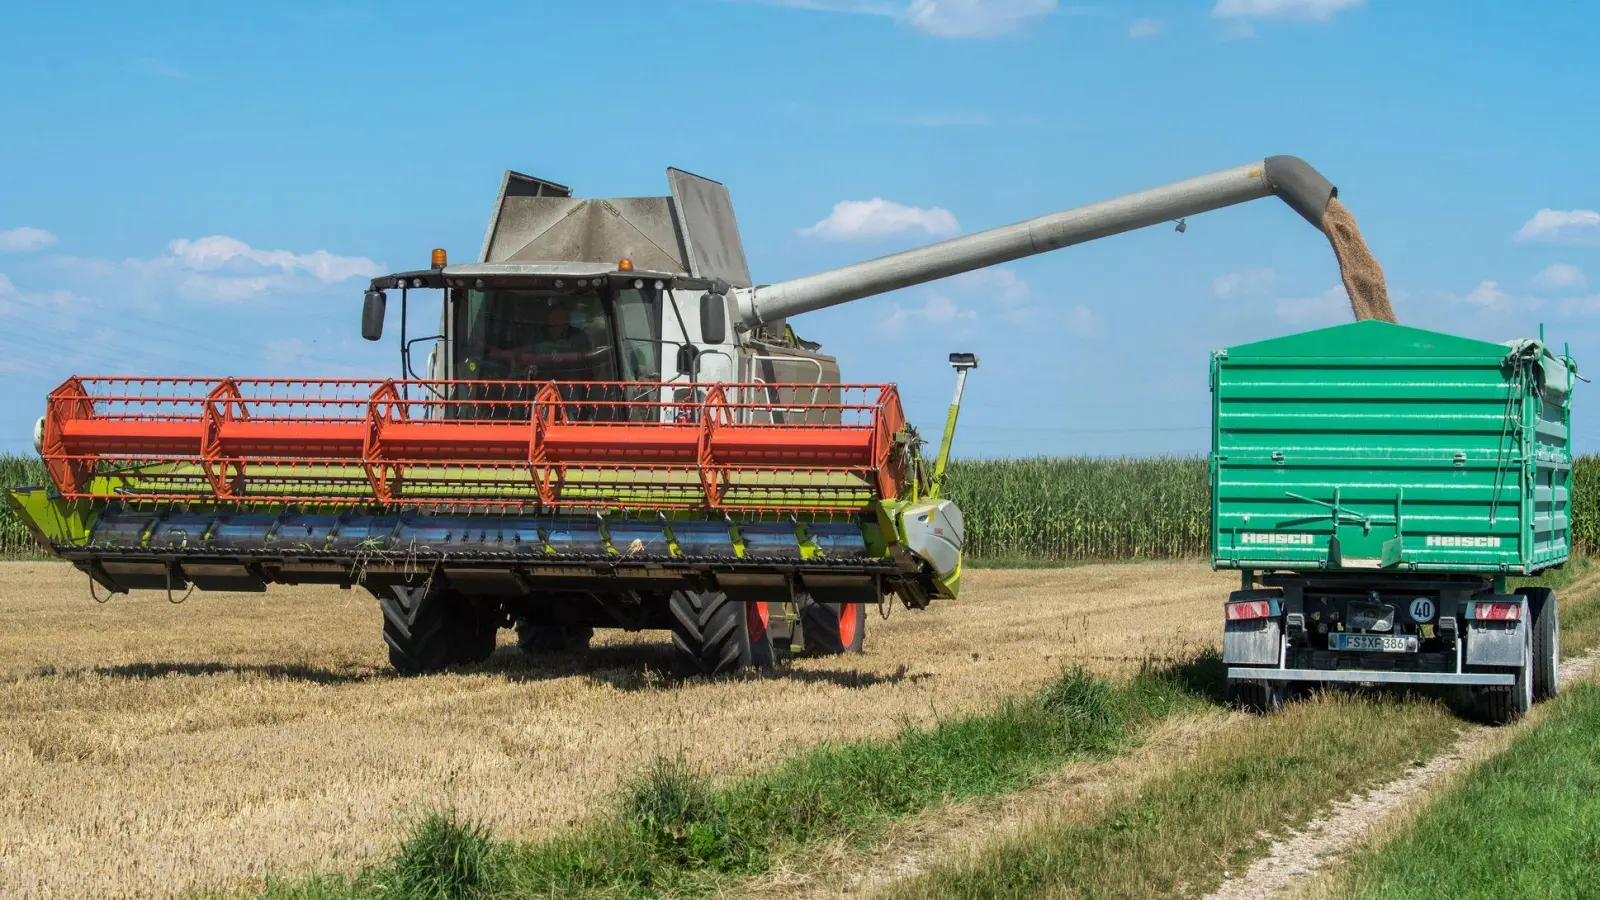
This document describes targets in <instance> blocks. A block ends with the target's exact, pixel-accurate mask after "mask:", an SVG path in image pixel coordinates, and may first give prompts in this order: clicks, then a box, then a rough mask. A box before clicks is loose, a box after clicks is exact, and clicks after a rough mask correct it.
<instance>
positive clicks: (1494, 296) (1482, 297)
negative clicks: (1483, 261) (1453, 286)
mask: <svg viewBox="0 0 1600 900" xmlns="http://www.w3.org/2000/svg"><path fill="white" fill-rule="evenodd" d="M1438 299H1440V300H1442V301H1444V308H1443V310H1442V312H1443V313H1444V314H1446V315H1448V316H1450V318H1451V319H1457V318H1459V316H1460V314H1461V312H1460V310H1461V307H1467V309H1468V310H1469V311H1472V312H1478V313H1482V314H1485V315H1488V316H1491V317H1492V316H1520V315H1525V314H1527V313H1530V312H1533V311H1534V310H1537V309H1540V308H1542V307H1543V306H1545V300H1544V298H1543V297H1536V296H1532V295H1528V294H1513V293H1512V292H1510V291H1508V290H1506V289H1505V288H1504V287H1502V286H1501V285H1500V282H1498V281H1491V280H1484V281H1480V282H1478V284H1477V285H1476V286H1475V287H1473V289H1472V290H1470V291H1467V292H1466V293H1465V294H1454V293H1451V292H1449V291H1443V292H1439V294H1438Z"/></svg>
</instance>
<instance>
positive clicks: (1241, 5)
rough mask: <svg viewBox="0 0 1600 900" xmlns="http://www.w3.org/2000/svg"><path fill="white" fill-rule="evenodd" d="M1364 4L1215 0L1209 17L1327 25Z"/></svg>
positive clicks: (1345, 0)
mask: <svg viewBox="0 0 1600 900" xmlns="http://www.w3.org/2000/svg"><path fill="white" fill-rule="evenodd" d="M1364 3H1366V0H1217V4H1216V5H1215V6H1213V7H1212V8H1211V14H1212V15H1213V16H1216V17H1217V18H1224V19H1225V18H1253V19H1309V20H1311V21H1314V22H1326V21H1328V20H1329V19H1332V18H1333V17H1334V15H1335V14H1336V13H1339V12H1342V11H1344V10H1346V9H1351V8H1354V7H1357V6H1361V5H1363V4H1364Z"/></svg>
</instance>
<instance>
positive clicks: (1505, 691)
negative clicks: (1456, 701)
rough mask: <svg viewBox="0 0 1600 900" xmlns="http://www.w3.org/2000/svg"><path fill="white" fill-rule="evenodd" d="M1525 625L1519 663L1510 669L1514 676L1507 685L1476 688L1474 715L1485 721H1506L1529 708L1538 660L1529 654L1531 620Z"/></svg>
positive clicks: (1502, 722) (1531, 629) (1491, 723)
mask: <svg viewBox="0 0 1600 900" xmlns="http://www.w3.org/2000/svg"><path fill="white" fill-rule="evenodd" d="M1528 625H1529V627H1528V629H1527V630H1526V631H1525V632H1523V634H1524V637H1523V639H1522V641H1523V643H1522V667H1521V668H1519V669H1517V670H1516V672H1515V673H1514V674H1515V676H1516V679H1517V680H1516V681H1515V682H1514V683H1513V684H1512V685H1511V687H1508V688H1505V687H1486V688H1479V689H1478V715H1479V716H1480V717H1481V718H1482V719H1483V721H1484V722H1485V723H1487V724H1489V725H1509V724H1511V723H1512V722H1515V721H1516V720H1518V719H1520V718H1522V717H1523V716H1524V715H1526V714H1527V712H1528V710H1530V709H1532V708H1533V699H1534V672H1535V671H1537V669H1538V664H1537V663H1536V662H1535V661H1534V658H1533V647H1534V643H1533V630H1534V629H1533V623H1532V622H1530V623H1528Z"/></svg>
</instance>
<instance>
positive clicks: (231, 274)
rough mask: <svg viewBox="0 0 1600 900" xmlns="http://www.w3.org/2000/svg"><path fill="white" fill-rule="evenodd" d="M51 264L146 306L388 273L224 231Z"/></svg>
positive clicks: (294, 289) (367, 263)
mask: <svg viewBox="0 0 1600 900" xmlns="http://www.w3.org/2000/svg"><path fill="white" fill-rule="evenodd" d="M52 262H53V263H54V265H55V266H56V267H57V268H58V269H59V270H60V271H61V272H62V273H63V274H64V276H65V277H66V278H68V279H75V280H76V281H78V282H80V283H82V284H83V285H84V286H86V287H88V288H89V289H91V291H92V292H94V293H105V292H107V291H109V290H115V292H116V293H117V294H118V295H119V296H120V297H122V298H124V299H126V300H128V301H130V302H136V303H137V302H144V303H147V304H148V303H153V302H155V301H157V300H159V299H160V298H163V297H167V296H171V295H177V296H179V297H182V298H184V299H186V300H195V301H199V302H210V303H237V302H240V301H243V300H250V299H255V298H258V297H264V296H269V295H283V294H305V293H312V292H315V291H317V290H320V289H322V288H325V287H327V286H328V285H332V284H337V283H340V282H343V281H346V280H348V279H351V278H357V277H363V278H370V277H372V276H375V275H381V274H383V272H384V269H383V267H382V266H381V265H379V264H378V263H376V262H374V261H372V260H370V259H367V258H366V257H364V256H339V255H337V254H333V253H329V252H328V251H326V250H316V251H314V252H311V253H294V252H291V251H288V250H257V249H256V248H254V247H251V246H250V245H249V244H246V243H245V242H244V241H241V240H238V239H237V238H231V237H227V236H225V235H211V236H209V237H203V238H198V239H195V240H190V239H188V238H179V239H177V240H174V241H171V242H170V243H168V244H167V252H166V253H164V254H162V255H160V256H156V257H152V258H149V259H124V260H120V261H119V260H108V259H93V258H80V257H70V256H59V257H56V258H55V259H53V260H52Z"/></svg>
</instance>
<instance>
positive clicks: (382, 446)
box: [43, 376, 908, 511]
mask: <svg viewBox="0 0 1600 900" xmlns="http://www.w3.org/2000/svg"><path fill="white" fill-rule="evenodd" d="M905 424H906V422H905V415H904V412H903V410H902V409H901V406H900V400H899V396H898V393H897V392H896V389H895V387H894V386H893V385H835V384H828V385H817V384H765V383H757V384H718V385H694V386H684V385H662V384H660V383H636V382H504V381H454V382H447V381H383V380H336V379H265V378H250V379H245V378H239V379H232V378H220V379H205V378H145V377H126V376H96V377H79V378H73V379H70V380H68V381H67V382H65V383H64V384H62V385H61V386H60V387H58V388H56V389H55V390H54V391H52V392H51V394H50V397H49V402H48V408H47V411H46V417H45V432H44V445H43V456H44V460H45V465H46V468H47V470H48V471H49V473H50V476H51V479H52V480H53V481H54V482H55V484H56V487H57V488H58V489H59V490H60V491H61V493H62V495H63V496H64V497H66V498H67V499H70V500H122V501H136V500H138V501H155V502H196V501H201V502H223V503H242V504H248V503H276V504H315V505H332V506H355V505H377V506H385V507H430V508H438V507H452V508H456V507H465V508H480V509H483V508H488V509H504V510H522V509H534V508H543V509H553V508H563V507H567V508H596V507H623V508H639V509H664V510H666V509H704V510H750V511H794V510H807V511H853V510H859V509H863V508H866V507H868V506H870V505H871V504H872V503H873V502H875V501H877V500H880V499H885V498H893V497H896V496H899V495H900V493H901V488H902V485H903V483H904V479H905V478H906V477H907V476H908V466H907V460H906V459H905V455H904V453H903V450H902V448H900V447H897V445H896V440H897V437H898V436H899V435H901V434H902V433H903V432H904V430H905Z"/></svg>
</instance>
